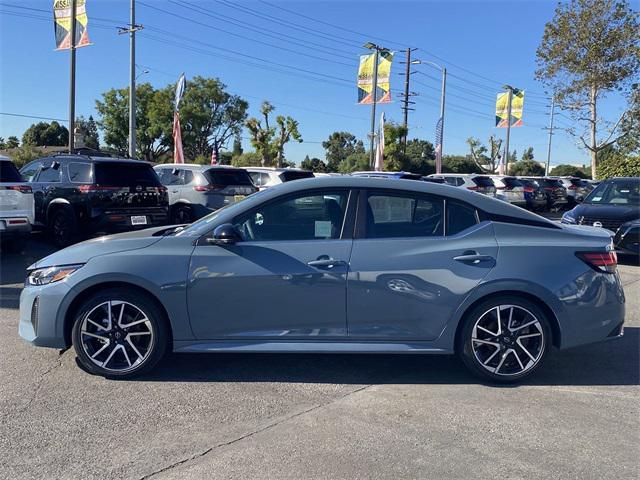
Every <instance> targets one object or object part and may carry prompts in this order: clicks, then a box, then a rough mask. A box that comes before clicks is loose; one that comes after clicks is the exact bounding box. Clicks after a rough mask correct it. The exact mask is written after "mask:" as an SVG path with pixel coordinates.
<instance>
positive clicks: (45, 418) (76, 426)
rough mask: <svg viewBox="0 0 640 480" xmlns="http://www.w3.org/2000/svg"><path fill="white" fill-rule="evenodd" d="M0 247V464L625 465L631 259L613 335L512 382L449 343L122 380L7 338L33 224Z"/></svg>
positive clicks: (155, 472) (429, 469)
mask: <svg viewBox="0 0 640 480" xmlns="http://www.w3.org/2000/svg"><path fill="white" fill-rule="evenodd" d="M21 250H22V251H19V252H13V253H11V252H5V251H3V252H2V254H1V259H0V478H2V479H4V478H6V479H23V478H24V479H28V478H74V479H75V478H82V479H93V478H95V479H116V478H117V479H120V478H127V479H129V478H131V479H143V478H179V479H185V478H186V479H189V478H225V479H227V478H238V479H240V478H242V479H247V478H273V479H280V478H286V479H288V478H291V479H294V478H295V479H301V478H305V479H307V478H318V479H325V478H327V479H329V478H331V479H342V478H345V479H347V478H348V479H358V478H363V479H364V478H367V479H370V478H380V479H383V478H384V479H386V478H389V479H397V478H434V479H442V478H454V479H458V478H459V479H463V478H464V479H468V478H509V479H518V478H522V479H538V478H539V479H545V480H546V479H549V478H558V479H574V478H579V479H591V478H593V479H598V480H601V479H609V478H611V479H627V478H629V479H631V478H639V477H640V467H639V463H640V446H639V445H640V402H639V400H640V398H639V397H640V389H639V388H638V385H639V384H640V267H637V266H635V265H634V262H633V261H629V262H628V264H627V265H624V266H621V267H620V274H621V277H622V281H623V283H624V285H625V292H626V296H627V302H628V303H627V320H626V325H627V327H626V330H625V336H624V337H623V338H622V339H619V340H615V341H610V342H606V343H601V344H596V345H593V346H587V347H581V348H577V349H573V350H568V351H563V352H555V353H553V354H552V355H551V357H550V358H549V359H548V361H547V362H546V364H545V365H544V366H543V368H542V370H540V371H539V372H538V373H537V375H536V376H535V377H534V378H533V379H531V380H530V381H528V382H526V383H525V384H523V385H520V386H516V387H495V386H490V385H484V384H482V383H481V382H479V381H478V380H476V379H475V378H474V377H472V376H470V375H469V374H468V373H467V372H466V370H465V369H464V368H463V366H462V365H461V364H460V363H459V362H458V361H457V360H456V359H455V358H453V357H439V356H399V355H398V356H394V355H376V356H367V355H298V354H289V355H267V354H253V355H251V354H243V355H240V354H206V355H205V354H200V355H195V354H180V355H177V354H172V355H169V356H168V357H167V358H166V359H165V360H164V361H163V363H162V364H161V365H160V366H159V368H157V370H156V371H155V372H154V373H152V374H150V375H149V376H146V377H144V378H142V379H139V380H135V381H110V380H105V379H103V378H101V377H94V376H91V375H88V374H86V373H85V372H83V371H82V370H81V369H79V368H78V367H77V365H76V361H75V355H74V352H73V351H72V350H69V351H66V352H64V353H62V354H60V353H59V352H58V351H56V350H50V349H42V348H34V347H31V346H30V345H28V344H26V343H25V342H23V341H22V340H20V339H19V337H18V335H17V325H18V310H17V308H18V297H19V294H20V290H21V288H22V282H23V280H24V270H25V268H26V267H27V266H28V265H29V264H31V263H32V262H34V261H35V260H37V259H38V258H40V257H42V256H44V255H46V254H48V253H49V252H51V251H53V249H52V248H51V247H50V246H49V245H48V244H46V243H45V242H43V241H42V240H40V239H39V237H38V236H37V235H36V236H34V238H33V239H32V240H30V241H29V242H28V243H27V244H25V245H23V246H22V248H21Z"/></svg>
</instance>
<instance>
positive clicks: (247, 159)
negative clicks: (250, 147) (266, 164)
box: [231, 152, 262, 167]
mask: <svg viewBox="0 0 640 480" xmlns="http://www.w3.org/2000/svg"><path fill="white" fill-rule="evenodd" d="M231 165H233V166H234V167H259V166H260V165H262V157H261V156H260V154H258V153H256V152H246V153H242V154H240V155H238V156H236V157H233V158H232V159H231Z"/></svg>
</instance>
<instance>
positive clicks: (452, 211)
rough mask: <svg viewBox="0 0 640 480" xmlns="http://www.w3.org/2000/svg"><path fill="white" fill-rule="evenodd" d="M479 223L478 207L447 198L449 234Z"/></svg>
mask: <svg viewBox="0 0 640 480" xmlns="http://www.w3.org/2000/svg"><path fill="white" fill-rule="evenodd" d="M477 223H478V216H477V214H476V209H475V208H473V207H471V206H469V205H465V204H462V203H458V202H451V201H448V200H447V235H455V234H457V233H460V232H462V231H464V230H466V229H467V228H471V227H473V226H474V225H476V224H477Z"/></svg>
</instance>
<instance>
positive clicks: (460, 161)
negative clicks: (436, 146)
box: [442, 155, 484, 173]
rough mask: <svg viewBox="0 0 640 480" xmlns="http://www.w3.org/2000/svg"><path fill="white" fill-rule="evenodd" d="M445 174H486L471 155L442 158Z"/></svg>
mask: <svg viewBox="0 0 640 480" xmlns="http://www.w3.org/2000/svg"><path fill="white" fill-rule="evenodd" d="M442 172H443V173H484V172H483V170H482V169H481V168H480V167H479V166H478V164H477V163H476V162H475V161H474V160H473V159H472V158H471V156H470V155H467V156H466V157H465V156H462V155H445V156H443V157H442Z"/></svg>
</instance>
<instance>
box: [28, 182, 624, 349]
mask: <svg viewBox="0 0 640 480" xmlns="http://www.w3.org/2000/svg"><path fill="white" fill-rule="evenodd" d="M340 187H342V188H354V189H359V188H361V189H392V190H403V191H415V192H423V193H430V194H434V195H442V196H445V197H448V198H452V199H458V200H461V201H464V202H467V203H470V204H473V205H475V206H477V207H478V208H480V209H482V210H483V211H484V212H486V213H487V214H489V215H493V216H495V218H497V219H498V220H495V219H494V220H492V221H484V222H481V223H480V224H478V225H476V226H475V227H472V228H470V229H468V230H466V231H464V232H461V233H460V234H458V235H455V236H451V237H444V238H441V239H433V238H422V239H420V238H411V239H402V240H398V239H388V240H387V245H386V248H383V249H380V248H377V247H376V246H375V245H373V244H374V243H376V242H380V243H384V241H382V240H373V239H357V238H356V239H355V240H351V239H343V240H328V241H326V242H325V243H326V244H325V245H322V248H320V249H311V248H310V247H309V245H302V244H304V243H305V242H275V243H279V244H280V245H274V244H273V242H270V244H269V245H258V244H257V243H258V242H239V243H237V244H236V245H233V246H224V247H223V246H216V245H198V240H199V239H200V238H201V237H202V236H203V235H207V234H210V233H211V231H212V230H213V229H214V228H215V227H216V226H218V225H220V224H222V223H227V222H229V221H231V220H232V219H233V218H234V217H235V216H236V215H238V214H239V213H241V212H244V211H246V210H248V209H251V208H253V207H255V206H257V205H259V204H261V203H262V202H264V201H267V200H270V199H273V198H276V197H278V196H280V195H285V194H288V193H294V192H300V191H309V190H310V189H315V188H340ZM500 219H502V220H500ZM514 222H516V223H523V222H524V223H527V222H534V225H535V226H530V225H526V224H515V223H514ZM162 230H163V229H162V228H155V229H148V230H143V231H137V232H131V233H126V234H120V235H115V236H111V237H103V238H101V239H95V240H92V241H88V242H83V243H82V244H78V245H76V246H73V247H70V248H67V249H65V250H62V251H60V252H57V253H55V254H53V255H51V256H49V257H47V258H45V259H42V260H40V261H39V262H37V264H36V266H37V267H38V268H41V267H46V266H52V265H70V264H79V263H84V264H85V265H84V266H83V267H82V268H80V269H79V270H78V271H76V272H75V273H74V274H72V275H71V276H70V277H68V278H67V279H66V280H64V281H62V282H58V283H55V284H51V285H46V286H42V287H35V286H29V287H26V288H25V289H24V290H23V292H22V295H21V304H20V326H19V330H20V335H21V336H22V337H23V338H25V339H26V340H28V341H31V342H32V343H34V344H35V345H41V346H49V347H57V348H62V347H64V346H67V342H68V339H66V338H65V335H64V332H65V319H67V316H68V312H69V309H70V307H71V306H72V305H73V301H74V300H75V299H76V298H77V296H78V295H80V294H81V293H82V292H83V291H86V289H87V288H95V287H96V286H99V285H104V284H105V283H112V282H121V283H126V284H130V285H136V286H138V287H139V288H143V289H145V290H146V291H148V292H149V293H150V294H152V295H153V296H154V297H155V298H157V299H158V301H159V302H160V303H161V304H162V306H163V307H164V309H165V310H166V312H167V315H168V318H169V321H170V324H171V329H172V337H173V342H174V345H173V346H174V349H175V350H176V351H220V350H228V351H318V352H320V351H322V352H331V351H335V352H355V351H363V352H371V353H374V352H391V351H394V352H398V353H409V352H413V353H421V352H422V353H424V352H427V353H450V352H452V351H453V349H454V339H455V333H456V330H457V327H458V325H459V323H460V321H461V319H462V318H463V316H464V313H465V312H466V311H467V310H468V309H469V308H470V307H471V306H472V305H474V304H475V302H477V301H478V300H480V299H482V298H485V297H486V296H487V295H491V294H494V293H497V292H505V291H507V292H516V293H521V294H523V295H529V296H533V297H534V298H535V299H538V300H540V301H541V302H544V304H545V305H546V306H547V307H548V309H549V310H550V311H551V312H552V313H553V316H554V317H555V318H556V319H557V323H558V329H559V331H560V334H561V336H560V340H559V341H558V342H557V343H559V344H560V346H561V347H562V348H565V347H570V346H575V345H580V344H584V343H589V342H592V341H597V340H603V339H605V338H606V337H607V335H608V334H609V332H610V331H611V330H612V329H613V328H614V326H615V325H618V324H620V322H622V321H623V319H624V294H623V293H622V287H621V285H620V281H619V278H618V276H617V274H605V273H600V272H597V271H595V270H593V269H591V268H590V267H589V266H588V265H587V264H586V263H584V262H583V261H582V260H580V259H578V258H577V257H576V256H575V252H576V251H579V250H593V249H597V250H599V251H604V249H605V248H606V247H607V245H608V244H609V243H610V237H609V235H608V234H607V232H605V231H604V230H602V229H595V228H590V229H589V228H584V227H583V228H579V227H578V228H576V227H566V226H559V225H558V224H554V223H552V222H550V221H548V220H545V219H543V218H542V217H539V216H537V215H535V214H533V213H530V212H527V211H525V210H523V209H520V208H517V207H513V206H510V205H508V204H506V203H504V202H501V201H499V200H494V199H491V198H489V197H486V196H484V195H480V194H477V193H473V192H468V191H465V190H463V189H459V188H455V187H451V186H447V185H439V184H434V183H427V182H416V181H411V180H392V181H391V180H387V179H375V178H355V177H346V178H343V177H323V178H316V179H311V180H299V181H296V182H290V183H285V184H282V185H281V186H277V187H273V188H271V189H268V190H264V191H263V192H260V193H258V194H255V195H253V196H251V197H249V198H247V199H246V200H244V201H243V202H241V203H238V204H235V205H233V206H229V207H227V208H225V209H222V210H220V211H218V212H216V213H214V214H212V215H210V216H209V217H207V218H205V219H202V220H201V221H199V222H196V223H195V224H193V225H192V226H191V227H190V228H187V229H186V230H184V231H182V232H179V233H178V234H177V235H173V236H166V237H162V236H158V234H161V233H162ZM154 234H155V235H154ZM287 243H288V244H287ZM295 243H298V245H295ZM308 243H315V242H308ZM285 244H287V245H285ZM327 244H331V245H327ZM402 245H404V247H402V248H398V247H400V246H402ZM318 246H319V247H320V244H318ZM327 249H334V250H331V252H333V253H332V255H343V256H346V255H349V257H348V262H349V264H350V265H349V268H348V269H347V267H346V266H345V267H344V269H342V270H336V271H334V272H331V273H329V272H317V271H315V270H313V271H311V270H310V269H309V268H308V267H307V265H306V262H307V261H308V259H313V258H316V257H317V254H322V253H326V252H324V250H327ZM267 250H270V251H271V252H268V251H267ZM320 250H323V251H320ZM466 250H482V252H484V254H486V255H487V256H489V257H494V258H495V262H490V265H489V264H488V265H482V266H466V265H461V266H458V265H457V264H453V263H452V261H453V260H452V257H453V256H456V255H460V254H462V253H464V252H465V251H466ZM273 251H277V252H278V255H279V256H278V257H272V256H271V255H272V252H273ZM374 251H375V252H377V253H376V254H375V257H373V258H371V259H370V261H368V260H367V256H368V255H369V256H370V255H372V253H371V252H374ZM194 254H195V255H194ZM198 262H200V263H198ZM423 262H428V263H423ZM242 265H244V266H242ZM294 265H297V266H296V268H293V266H294ZM452 265H453V266H452ZM462 267H464V268H462ZM365 272H366V274H367V275H368V276H369V277H370V278H368V279H366V282H365V281H363V275H364V273H365ZM242 274H244V275H245V278H242ZM238 275H239V276H240V277H241V278H233V277H234V276H238ZM383 275H384V277H383ZM225 276H226V278H227V279H229V278H231V279H232V280H233V281H236V280H239V281H240V282H241V283H242V286H243V287H242V288H244V289H245V290H244V291H245V292H246V293H245V295H239V294H236V295H235V296H231V297H230V296H229V295H230V292H232V291H233V289H230V288H229V285H230V284H229V285H224V281H225ZM381 277H382V281H379V280H380V278H381ZM212 279H213V280H212ZM390 281H391V285H392V286H391V287H390ZM216 282H218V283H217V285H216ZM265 282H266V283H265ZM359 282H360V283H361V284H359ZM363 282H364V283H363ZM265 285H266V287H265ZM283 287H284V288H283ZM256 288H265V293H268V295H266V296H264V295H263V297H261V298H262V303H255V305H254V306H247V305H244V304H243V302H244V303H249V302H251V301H252V298H251V297H252V295H254V292H255V291H256ZM190 289H191V293H192V294H195V295H197V297H198V298H196V299H195V300H194V299H191V300H190V299H189V294H190ZM324 289H329V290H328V291H324ZM343 289H344V290H343ZM368 289H369V291H368ZM343 292H344V293H343ZM378 296H379V297H380V298H382V297H385V298H386V303H385V302H383V303H385V304H384V305H381V303H380V302H379V301H378ZM36 297H39V302H40V304H39V307H40V309H39V310H40V317H39V323H38V332H37V334H36V332H35V331H34V328H33V326H32V324H31V321H30V314H31V306H32V304H33V300H34V299H35V298H36ZM331 299H332V300H333V302H334V305H328V303H330V300H331ZM439 300H441V301H442V303H443V304H441V303H440V302H439ZM372 306H373V307H376V308H372ZM194 308H195V309H199V312H193V311H192V309H194ZM360 308H362V311H360V310H359V309H360ZM421 308H424V309H425V312H427V313H426V315H425V318H422V317H420V316H419V315H418V312H419V311H420V309H421ZM285 310H286V311H287V314H286V315H281V312H283V311H285ZM314 310H315V311H314ZM403 310H404V311H407V312H409V314H408V316H407V318H405V319H403V316H402V315H400V313H402V311H403ZM237 311H239V312H241V313H242V314H243V315H248V314H252V315H253V314H256V315H257V313H256V312H260V314H261V315H262V316H265V315H266V316H267V317H269V318H268V319H267V320H265V322H264V323H261V322H260V320H259V319H258V317H253V318H248V319H246V318H245V319H242V318H241V317H242V316H241V315H238V314H237ZM367 311H368V312H369V313H368V314H367ZM205 312H206V313H205ZM252 312H253V313H252ZM371 312H373V313H371ZM307 314H308V317H306V318H305V315H307ZM369 314H375V315H376V318H377V320H376V322H380V323H379V326H380V327H381V328H380V329H378V331H376V328H374V327H375V326H376V325H375V324H374V323H372V322H371V321H369V320H368V319H367V315H369ZM198 315H200V318H199V319H198ZM205 315H210V321H211V322H220V323H219V324H218V325H214V326H213V327H212V328H211V327H206V328H210V330H209V331H206V332H204V333H203V330H202V328H203V325H205V324H206V318H205ZM327 316H329V317H330V318H327ZM280 317H285V321H286V322H290V323H292V324H291V325H286V327H287V328H286V330H291V332H287V333H286V334H285V335H284V337H285V338H283V336H279V338H275V337H276V336H278V333H282V330H283V329H282V328H281V327H282V324H281V323H279V321H278V318H280ZM297 317H299V318H298V319H297V320H296V318H297ZM385 317H386V321H385ZM238 318H241V320H242V324H239V323H238ZM381 319H382V320H381ZM390 319H391V322H390V321H389V320H390ZM203 320H204V321H205V323H202V322H203ZM394 322H395V323H394ZM403 322H404V323H403ZM256 327H257V328H256ZM289 327H290V328H289ZM389 327H393V328H389ZM323 329H325V330H323ZM385 332H386V333H385ZM194 333H196V334H197V335H195V334H194ZM203 337H204V338H203Z"/></svg>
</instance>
